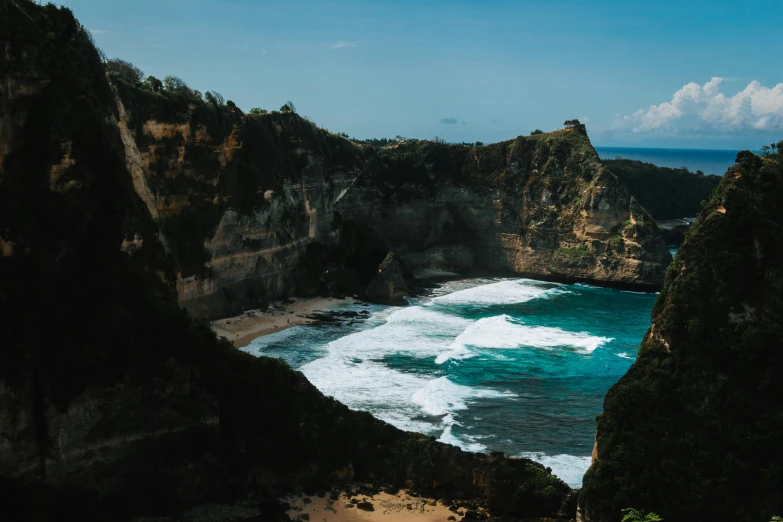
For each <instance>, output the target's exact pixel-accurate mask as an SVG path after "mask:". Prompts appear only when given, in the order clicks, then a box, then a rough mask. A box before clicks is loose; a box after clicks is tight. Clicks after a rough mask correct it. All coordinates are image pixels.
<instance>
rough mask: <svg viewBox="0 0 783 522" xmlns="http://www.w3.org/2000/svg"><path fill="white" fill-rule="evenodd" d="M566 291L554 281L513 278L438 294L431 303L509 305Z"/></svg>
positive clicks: (448, 304) (447, 304)
mask: <svg viewBox="0 0 783 522" xmlns="http://www.w3.org/2000/svg"><path fill="white" fill-rule="evenodd" d="M567 292H568V291H567V290H564V289H563V288H562V285H557V284H555V283H544V282H541V281H533V280H530V279H514V280H507V281H500V282H497V283H492V284H488V285H482V286H475V287H472V288H467V289H465V290H459V291H457V292H454V293H450V294H446V295H440V296H437V297H435V298H433V299H432V301H431V303H432V304H436V305H443V306H466V305H472V306H487V305H490V306H491V305H509V304H517V303H525V302H527V301H531V300H533V299H539V298H542V297H551V296H553V295H557V294H562V293H567Z"/></svg>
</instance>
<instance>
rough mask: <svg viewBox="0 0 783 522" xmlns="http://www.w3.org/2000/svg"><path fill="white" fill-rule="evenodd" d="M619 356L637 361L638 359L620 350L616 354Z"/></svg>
mask: <svg viewBox="0 0 783 522" xmlns="http://www.w3.org/2000/svg"><path fill="white" fill-rule="evenodd" d="M615 355H616V356H617V357H622V358H623V359H628V360H629V361H635V360H636V359H635V358H633V357H631V356H630V355H628V352H620V353H616V354H615Z"/></svg>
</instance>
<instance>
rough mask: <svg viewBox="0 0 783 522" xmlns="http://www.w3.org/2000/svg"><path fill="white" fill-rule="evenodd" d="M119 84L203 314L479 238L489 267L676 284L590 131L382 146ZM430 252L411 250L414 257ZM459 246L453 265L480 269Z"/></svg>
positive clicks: (184, 276)
mask: <svg viewBox="0 0 783 522" xmlns="http://www.w3.org/2000/svg"><path fill="white" fill-rule="evenodd" d="M115 83H116V87H117V92H118V104H119V106H118V111H117V112H118V114H119V120H120V122H119V127H120V129H121V130H122V133H123V140H124V143H125V146H126V157H127V161H128V166H129V169H130V170H131V172H132V173H134V185H135V187H136V190H137V192H138V193H139V194H140V196H141V197H142V199H143V200H144V201H145V203H146V204H147V206H148V207H149V208H150V212H151V213H152V215H153V216H154V217H155V218H156V219H157V220H158V222H159V223H160V225H161V230H162V233H163V240H164V241H165V242H166V243H167V245H168V248H169V250H170V252H171V254H172V256H173V258H174V260H175V261H176V265H177V269H178V278H177V290H178V295H179V299H180V302H181V303H182V304H183V306H185V307H186V308H187V309H189V310H190V311H191V312H193V313H194V314H196V315H197V316H200V317H209V318H212V317H217V316H225V315H228V314H232V313H237V312H240V311H241V310H242V309H245V308H247V307H248V306H250V305H253V304H255V303H256V302H258V301H263V300H269V299H274V298H279V297H284V296H288V295H291V294H294V293H298V294H306V293H309V292H313V291H315V290H316V289H317V288H318V285H319V284H321V283H322V282H320V281H319V280H320V278H321V273H322V269H323V268H325V267H326V265H328V264H334V265H336V267H337V268H338V269H342V268H345V267H346V266H348V265H351V263H352V262H353V265H356V267H355V268H356V269H354V270H353V272H357V270H358V272H359V273H356V274H353V273H352V274H350V276H349V277H343V280H344V281H343V282H345V280H346V279H350V278H351V277H358V279H359V280H362V279H369V277H370V276H371V273H372V269H370V270H366V271H365V272H364V273H362V270H361V269H360V268H359V267H358V265H361V264H366V265H368V266H370V267H374V266H377V264H378V263H379V262H380V261H382V260H383V256H384V255H385V254H386V252H388V251H393V252H395V253H396V254H398V255H399V256H401V257H402V259H403V262H405V259H406V258H405V257H404V256H406V254H418V253H424V252H425V251H426V250H427V249H432V248H434V249H435V251H437V250H438V249H440V250H442V249H443V248H447V249H451V250H454V249H455V248H457V249H459V248H467V249H469V250H468V251H467V252H466V253H464V254H463V253H461V256H460V257H461V259H465V258H471V257H473V258H475V265H476V266H477V267H480V268H484V269H489V270H493V271H507V272H510V273H517V274H523V275H530V276H536V277H547V278H555V279H574V280H584V281H591V282H596V283H599V284H600V283H606V284H617V285H628V286H635V287H639V288H646V289H656V288H658V287H660V285H661V284H662V281H663V274H664V269H665V266H666V265H668V263H669V262H670V260H671V258H670V255H669V253H668V251H667V250H666V249H665V248H664V244H663V242H662V240H661V237H660V234H659V231H658V229H657V227H656V226H655V224H654V222H653V221H652V219H651V218H650V216H649V215H648V214H647V213H646V212H645V211H644V210H643V209H642V207H641V206H640V205H639V204H638V203H636V201H635V200H634V199H633V198H632V197H631V195H630V194H629V193H628V191H627V190H626V189H625V187H624V186H623V185H622V183H621V182H619V181H618V180H617V179H616V178H615V177H614V176H613V175H612V174H611V173H609V172H608V171H607V170H606V169H605V168H604V167H603V165H602V164H601V163H600V161H599V160H598V157H597V155H596V153H595V150H594V149H593V147H592V146H591V145H590V142H589V140H588V138H587V136H586V135H584V134H583V133H581V132H579V131H578V130H574V129H571V130H563V131H558V132H554V133H550V134H544V135H539V136H533V137H529V138H517V139H516V140H513V141H509V142H504V143H498V144H494V145H490V146H487V147H466V146H454V145H439V144H436V143H432V142H425V141H420V142H407V143H402V144H394V145H392V146H388V147H383V148H376V147H373V146H370V145H361V146H360V145H358V144H356V143H353V142H351V141H349V140H347V139H345V138H342V137H340V136H337V135H334V134H332V133H329V132H327V131H324V130H321V129H318V128H316V127H315V126H314V125H313V124H311V123H310V122H309V121H307V120H304V119H302V118H300V117H299V116H297V115H296V114H293V113H271V114H263V115H245V114H242V113H241V111H239V110H238V109H236V108H229V107H228V106H225V105H217V104H209V103H205V102H203V101H201V100H200V99H195V98H192V97H191V98H186V97H183V96H179V95H175V94H172V93H166V92H157V93H156V92H150V91H147V90H144V89H142V88H140V87H139V86H130V85H127V84H125V83H124V82H122V81H116V82H115ZM346 228H349V229H350V230H351V232H350V233H349V234H348V236H351V237H353V239H350V238H348V239H347V238H346V237H345V236H346V234H345V230H346ZM356 229H358V230H359V231H363V232H362V233H361V234H360V236H361V237H362V238H363V239H360V240H359V242H360V243H361V242H364V241H366V242H367V244H366V245H363V246H361V248H360V249H359V250H362V252H363V254H362V255H365V257H366V259H363V260H362V262H361V263H359V262H357V261H356V259H357V255H358V254H357V252H356V251H355V250H356V249H355V248H354V249H353V250H351V249H350V248H346V243H352V242H353V243H356V238H357V237H359V236H356V234H355V231H356ZM354 236H355V237H354ZM316 246H317V247H318V248H317V250H318V252H319V253H320V254H319V255H315V256H314V251H313V248H314V247H316ZM368 249H369V250H370V252H364V250H368ZM360 253H361V252H360ZM427 258H428V256H427V255H424V256H423V258H422V256H418V257H417V256H415V255H414V256H408V257H407V259H408V260H409V261H411V262H412V263H413V264H412V265H411V266H409V267H408V268H412V269H415V268H417V267H418V265H421V266H429V265H431V264H432V262H431V260H428V259H427ZM447 258H448V256H446V258H444V257H443V256H439V260H440V265H443V266H440V267H439V268H443V269H456V270H463V269H464V266H465V263H464V262H459V263H457V265H458V266H448V264H445V265H444V261H445V259H447ZM417 261H418V265H417V263H416V262H417ZM471 263H473V261H472V260H470V262H469V263H468V264H471ZM343 275H346V274H343ZM361 282H362V283H363V284H364V285H366V284H367V283H368V282H369V280H365V281H361ZM338 286H339V285H338ZM346 290H347V291H351V289H350V288H347V289H346ZM353 290H355V288H354V289H353Z"/></svg>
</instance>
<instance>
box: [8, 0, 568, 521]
mask: <svg viewBox="0 0 783 522" xmlns="http://www.w3.org/2000/svg"><path fill="white" fill-rule="evenodd" d="M0 15H2V16H0V34H2V35H3V40H2V45H3V46H4V49H3V51H4V52H3V53H0V66H1V67H2V69H0V71H2V74H3V76H5V77H6V78H5V80H4V81H6V80H7V79H8V77H10V79H11V80H12V81H13V82H17V83H21V82H25V81H28V80H29V81H30V82H33V83H35V84H36V85H39V86H43V87H42V88H40V89H30V90H24V89H13V90H11V91H8V90H3V91H2V92H1V93H0V103H2V107H3V110H4V113H3V123H2V125H0V142H1V143H3V148H2V151H3V154H5V157H4V158H3V161H2V164H1V165H0V237H2V243H0V245H2V255H0V346H1V347H2V350H0V505H2V518H3V520H6V519H7V520H90V521H92V520H95V521H98V520H127V519H129V518H131V517H133V516H135V515H151V516H157V515H171V514H175V516H176V513H177V512H178V511H179V510H181V509H183V508H185V507H186V506H189V505H192V504H194V503H202V502H218V503H220V502H230V501H233V500H237V499H242V500H246V501H247V500H249V501H253V502H260V501H261V500H263V499H265V498H270V497H273V498H274V497H277V496H278V495H279V494H283V493H287V492H290V491H292V490H295V489H297V488H302V487H331V486H336V485H340V484H343V483H345V482H349V481H354V480H355V481H365V482H370V481H374V482H376V483H378V484H391V485H396V486H408V487H412V488H415V489H417V490H419V491H421V492H428V493H430V494H432V495H434V496H437V497H440V496H441V495H449V496H450V497H452V498H466V499H474V500H477V501H481V502H482V503H483V504H485V505H487V506H488V507H489V508H490V509H491V510H492V511H493V512H494V513H496V514H498V515H503V514H505V515H508V516H516V517H536V516H542V517H543V516H547V517H558V516H564V514H565V513H567V512H570V511H571V510H572V504H573V494H572V492H571V491H570V490H569V488H568V487H567V486H566V484H565V483H563V482H562V481H560V480H559V479H557V478H556V477H554V476H552V475H551V474H550V473H549V472H547V471H546V470H545V469H544V468H543V466H541V465H540V464H536V463H534V462H532V461H529V460H525V459H513V458H506V457H504V456H502V455H492V456H489V455H477V454H471V453H466V452H463V451H461V450H460V449H459V448H456V447H453V446H448V445H445V444H442V443H439V442H436V441H434V440H432V439H431V438H430V437H426V436H423V435H419V434H412V433H406V432H402V431H400V430H398V429H396V428H394V427H392V426H390V425H388V424H386V423H383V422H381V421H378V420H377V419H374V418H373V417H372V416H371V415H369V414H367V413H361V412H355V411H351V410H349V409H348V408H347V407H346V406H344V405H342V404H340V403H338V402H337V401H335V400H333V399H331V398H328V397H325V396H323V395H322V394H321V393H320V392H319V391H318V390H317V389H315V388H314V387H313V386H312V385H311V384H310V383H309V382H308V381H307V380H306V379H305V378H304V376H303V375H302V374H301V373H299V372H294V371H293V370H291V369H290V368H289V367H288V366H287V365H285V364H284V363H282V362H281V361H278V360H275V359H271V358H266V357H260V358H256V357H252V356H250V355H248V354H245V353H243V352H240V351H238V350H235V349H234V348H233V347H232V346H231V345H230V344H228V343H226V342H220V341H218V340H217V339H216V338H215V336H214V334H213V333H212V332H211V331H210V330H209V329H208V328H207V327H206V326H204V325H202V324H198V323H194V322H193V321H192V320H191V319H190V317H189V315H188V314H187V313H185V312H184V311H183V310H182V309H181V308H180V307H179V304H178V299H177V294H176V290H177V288H178V286H179V287H180V290H181V285H182V281H183V280H184V275H183V274H184V273H187V272H183V270H185V268H183V267H184V266H186V265H185V262H186V261H187V260H188V259H190V258H189V257H187V256H185V257H183V252H188V253H189V254H192V253H197V252H199V249H198V248H195V247H194V244H193V243H192V241H193V240H196V239H198V238H208V239H209V241H207V243H206V244H207V245H212V247H211V248H213V251H214V252H215V253H216V254H215V256H212V257H209V258H202V259H205V261H204V263H207V262H209V263H213V262H215V260H216V259H220V258H226V261H225V265H222V266H223V268H221V270H222V271H226V273H230V271H228V268H231V267H235V268H236V270H237V273H239V274H241V273H242V270H244V268H243V266H242V265H241V263H240V261H241V259H243V257H242V255H238V254H237V252H235V251H233V250H232V249H233V248H238V247H237V245H239V244H240V243H237V242H238V241H239V239H238V237H242V238H246V239H247V240H248V241H250V242H251V244H252V241H253V240H258V241H259V242H260V243H259V244H260V245H262V246H263V245H265V244H277V243H264V242H265V241H272V240H271V239H269V238H267V237H266V236H264V235H263V233H264V231H268V227H266V225H258V224H257V222H248V221H246V219H247V218H248V216H249V215H251V213H250V212H249V211H247V209H266V211H267V213H266V214H263V213H262V214H261V215H260V217H259V218H258V221H260V222H262V223H265V222H266V220H268V219H276V218H275V216H276V215H277V214H276V213H280V215H281V216H282V221H283V224H282V225H280V228H277V229H275V230H276V231H278V232H279V233H280V237H281V239H280V242H281V243H280V244H285V245H287V246H286V249H288V250H285V249H284V250H278V251H277V252H282V253H275V254H272V256H273V258H274V259H275V260H276V262H278V263H280V265H279V266H281V267H282V266H285V267H286V270H288V267H287V264H288V263H290V262H292V261H291V259H293V257H287V256H288V255H289V252H290V251H291V249H293V250H296V249H298V248H299V246H297V245H298V244H292V243H291V241H295V240H297V238H299V237H301V236H299V235H297V234H300V233H301V232H302V230H307V231H308V232H307V234H308V237H309V234H310V233H311V232H310V231H312V233H313V234H314V235H315V236H316V237H317V236H318V234H320V232H319V230H320V228H319V227H320V223H321V222H320V221H318V219H319V218H313V216H320V213H319V212H320V210H319V209H321V208H322V207H320V206H318V204H316V203H317V201H318V200H317V199H316V200H315V201H316V203H313V204H312V205H310V203H307V204H308V205H310V212H309V213H308V214H307V216H305V218H306V219H305V218H303V217H302V216H293V215H290V210H291V208H293V207H288V206H286V205H284V204H283V202H282V201H280V202H279V203H276V200H277V198H282V197H283V196H276V195H275V194H270V193H269V191H270V190H271V191H273V192H274V191H277V190H281V191H282V192H281V194H283V195H284V197H285V198H288V197H289V196H290V197H294V195H296V194H301V195H302V196H301V199H299V200H298V201H299V202H300V203H301V204H302V205H304V207H305V208H307V206H306V205H305V202H307V201H309V200H308V199H307V198H308V197H309V196H305V193H307V194H309V195H312V194H313V193H316V192H317V191H318V190H325V191H330V190H332V189H331V188H330V186H329V183H328V181H327V182H326V186H324V185H321V184H319V183H320V182H319V183H314V184H310V181H309V179H308V180H306V182H303V181H301V180H293V181H290V180H284V179H283V178H282V176H281V177H280V178H279V179H278V178H274V179H276V180H277V181H279V183H278V184H275V183H272V186H271V188H269V189H268V190H266V191H259V190H258V188H257V187H258V186H257V185H254V184H253V183H255V182H256V181H257V180H256V178H255V174H258V173H257V172H256V173H255V174H253V173H250V174H248V173H246V172H245V173H242V174H240V170H241V169H239V167H237V170H236V171H231V172H227V173H226V172H223V171H219V170H218V171H212V170H207V171H201V170H199V169H200V168H201V166H202V165H204V164H207V165H208V164H209V161H207V160H208V157H209V154H211V152H210V151H208V152H209V154H206V153H205V154H206V156H207V158H206V159H205V158H202V160H203V162H202V161H194V162H193V163H192V164H191V166H192V168H193V169H194V170H193V171H192V172H188V173H186V177H187V176H190V175H192V176H193V177H194V178H195V179H207V176H208V175H210V173H213V172H220V173H221V176H223V179H224V180H229V181H230V182H231V183H240V185H241V183H243V182H248V180H250V181H252V182H253V183H248V185H247V186H246V188H247V187H249V188H250V189H252V190H249V191H245V190H237V192H235V193H232V194H233V195H232V197H234V198H237V199H239V201H237V200H236V199H235V200H233V201H234V203H232V205H236V208H237V209H238V210H230V211H229V210H225V211H224V209H223V208H222V207H220V205H219V204H217V203H213V202H214V201H218V202H220V201H222V200H223V198H226V197H229V195H231V194H228V193H221V192H212V193H209V194H206V193H204V192H197V191H196V190H195V188H194V186H186V187H185V188H184V189H177V190H182V191H184V192H185V193H187V197H184V198H183V197H177V198H175V197H173V195H174V192H172V193H171V194H170V195H172V197H170V198H168V199H167V197H161V190H160V187H161V186H162V185H165V184H166V183H175V182H178V183H184V179H181V178H178V177H177V176H169V177H165V176H164V177H162V178H160V179H157V180H156V179H155V178H153V177H149V176H147V175H146V174H145V176H144V178H143V179H142V178H141V177H140V176H139V175H138V174H139V170H138V169H139V166H140V165H143V164H144V160H143V159H141V158H142V157H143V155H144V154H145V152H144V151H145V144H144V143H138V144H137V145H138V147H137V149H138V156H133V157H129V156H128V154H129V153H128V149H129V143H128V140H127V135H126V133H125V131H124V130H123V129H122V128H121V127H122V125H121V122H122V121H123V116H122V111H121V110H118V108H117V105H116V104H115V101H116V100H115V97H114V93H113V92H112V90H111V88H110V85H109V84H108V83H107V81H106V77H105V74H104V65H103V63H102V60H101V58H100V56H99V54H98V52H97V51H96V49H95V48H94V47H93V45H92V43H91V40H90V37H89V33H88V32H87V31H86V30H85V29H84V28H82V27H81V26H80V25H79V24H78V23H77V22H76V20H75V19H74V18H73V16H72V15H71V13H70V11H68V10H67V9H64V8H58V7H56V6H54V5H53V4H49V5H47V6H39V5H37V4H35V3H33V2H28V1H26V0H18V1H14V2H10V3H9V2H0ZM6 84H7V83H6ZM165 107H166V106H163V108H162V109H161V111H162V114H164V115H165V114H167V113H166V110H165ZM169 108H171V107H169ZM124 109H125V110H127V111H132V110H133V105H132V104H131V103H125V104H124ZM6 118H8V119H6ZM139 121H141V120H130V121H126V122H125V123H126V124H127V125H128V129H136V130H138V123H139ZM291 121H293V122H294V123H295V124H296V122H301V121H302V120H291ZM134 122H135V123H134ZM213 123H214V122H213ZM269 124H270V125H271V126H274V125H273V124H274V120H270V121H269ZM142 128H144V125H142ZM148 128H153V127H149V126H148ZM188 128H191V127H190V126H189V125H185V126H184V127H180V130H179V131H177V132H180V131H181V132H183V133H184V129H188ZM253 128H255V127H253ZM259 129H261V128H259ZM166 132H168V131H166ZM189 132H190V131H189ZM233 132H234V131H231V132H230V133H229V134H228V135H227V137H226V138H225V139H224V140H223V141H222V142H221V145H220V146H219V147H220V148H219V150H220V153H219V155H218V157H217V158H216V159H215V161H218V162H220V161H221V158H226V161H229V159H228V158H229V156H231V155H232V154H233V155H234V156H233V157H236V155H238V154H240V152H239V151H249V150H250V149H252V147H251V146H250V145H248V143H251V142H250V141H248V142H244V143H245V144H244V145H243V146H242V147H239V143H240V141H239V138H237V139H236V141H234V138H230V135H231V133H233ZM259 132H261V130H259ZM188 136H195V137H196V143H199V141H198V140H201V139H206V138H204V136H205V135H204V134H203V133H202V131H201V130H200V129H198V128H197V127H196V128H192V133H191V134H188ZM148 145H149V144H148ZM350 147H353V145H350ZM130 148H131V149H132V147H130ZM329 150H331V151H332V153H334V150H335V149H329ZM351 150H352V149H351ZM168 152H171V154H172V156H178V155H179V154H181V151H180V150H178V149H176V147H174V148H172V149H169V151H168ZM197 152H198V149H197V148H196V149H192V150H190V151H187V150H186V151H185V154H186V156H187V154H195V153H197ZM257 152H259V154H260V151H257ZM156 154H157V153H156ZM294 154H295V155H294V156H293V157H288V156H285V157H283V158H280V157H278V156H272V160H271V161H275V162H278V161H279V162H287V161H290V162H294V161H299V160H300V159H301V158H302V157H301V155H299V154H298V153H294ZM261 156H264V155H263V154H261ZM264 157H266V156H264ZM297 158H299V159H297ZM301 161H304V162H305V164H306V165H305V166H304V167H303V169H304V170H303V171H302V172H307V168H310V167H307V165H310V164H309V163H308V161H306V160H304V159H301ZM341 161H342V160H341ZM310 166H311V167H312V168H314V169H318V168H319V167H317V166H313V165H310ZM145 168H146V167H145ZM205 168H206V167H205ZM243 168H244V167H243ZM284 171H285V169H282V168H281V170H280V171H277V170H275V169H274V168H271V169H268V170H264V172H267V173H269V174H268V175H269V176H276V175H277V174H275V173H279V172H284ZM246 174H247V175H248V176H249V178H244V177H243V176H244V175H246ZM232 176H234V177H232ZM208 179H210V180H212V181H215V180H214V178H208ZM232 180H233V181H232ZM153 181H155V183H152V182H153ZM229 181H226V183H228V182H229ZM157 182H160V184H161V185H156V183H157ZM143 183H147V184H148V188H149V191H146V190H140V188H139V187H140V186H141V185H143ZM220 183H221V181H220V180H217V181H216V185H213V186H220ZM276 183H277V182H276ZM207 184H208V183H207ZM261 186H262V187H265V186H263V185H261ZM198 187H200V188H203V187H202V186H201V185H198ZM287 187H288V188H287ZM291 187H293V188H291ZM335 190H336V188H335ZM286 191H288V192H286ZM140 192H141V194H140ZM163 193H165V190H164V191H163ZM241 198H247V200H245V199H241ZM261 201H265V202H266V203H261ZM153 203H154V205H152V204H153ZM245 204H247V206H246V207H245V206H243V205H245ZM298 204H299V203H297V205H298ZM276 205H277V206H276ZM295 206H296V205H294V207H295ZM153 208H154V209H157V216H156V214H155V211H154V210H153ZM232 208H233V207H232ZM297 208H298V207H297ZM188 209H191V210H188ZM193 209H195V210H193ZM215 209H217V210H215ZM187 212H193V214H192V215H190V218H192V219H193V221H188V220H185V219H179V220H177V219H176V218H174V219H172V216H178V215H182V214H183V213H187ZM202 212H203V213H202ZM167 213H168V218H167V217H166V216H167ZM185 215H187V214H185ZM270 216H271V218H270ZM286 216H289V217H288V218H286ZM211 219H214V221H210V220H211ZM286 219H288V221H286ZM328 219H336V217H335V216H331V217H328V216H327V220H328ZM200 220H201V221H200ZM198 223H201V224H203V225H204V227H205V228H204V229H201V228H198V227H196V228H195V229H194V228H192V227H195V225H194V224H198ZM209 223H213V224H214V229H210V228H209V227H208V226H207V225H208V224H209ZM175 224H176V226H175ZM176 227H181V228H176ZM189 227H191V228H189ZM175 230H179V231H180V234H174V233H173V231H175ZM205 230H206V232H208V233H205ZM286 231H292V232H296V234H294V235H293V236H291V237H288V236H284V233H285V232H286ZM343 231H345V229H343ZM191 234H192V235H191ZM254 234H255V235H254ZM361 234H362V232H361V231H354V232H352V233H351V237H352V238H354V239H356V238H360V237H362V236H361ZM161 237H163V238H164V239H165V241H162V240H161ZM283 239H285V240H286V241H288V242H287V243H286V242H285V241H283ZM188 241H191V242H188ZM199 241H200V240H199ZM197 246H199V247H200V248H201V247H202V244H201V243H200V242H197ZM343 246H344V245H343ZM191 248H192V251H191V250H189V249H191ZM247 248H251V247H249V246H248V247H247ZM345 249H346V250H345V251H346V252H348V251H350V252H354V253H356V252H358V251H360V249H358V247H356V245H354V246H353V247H351V249H349V248H348V247H347V246H346V247H345ZM312 250H313V249H312V248H309V247H308V248H306V249H305V257H306V259H312V258H319V257H318V255H317V254H318V253H317V252H313V251H312ZM259 251H261V250H259ZM253 252H255V250H254V251H253ZM218 254H219V255H218ZM245 254H247V252H245ZM253 255H255V254H253ZM258 259H261V258H260V257H258ZM232 260H233V261H232ZM204 266H206V264H205V265H204ZM215 266H217V265H215ZM226 267H228V268H226ZM262 269H264V270H266V268H264V267H263V266H262V267H260V268H259V270H262ZM270 270H272V269H270ZM269 273H270V274H271V273H272V272H271V271H270V272H269ZM307 273H309V272H307ZM210 277H211V278H213V280H214V281H218V280H217V279H215V277H216V276H214V275H212V276H205V277H203V278H202V279H201V280H202V281H208V280H209V278H210ZM232 277H233V276H232ZM237 277H238V279H237V280H241V277H244V276H237ZM259 277H260V276H259ZM278 277H281V281H282V282H283V283H285V282H286V281H288V279H286V277H288V276H287V275H283V276H278ZM215 284H217V283H215ZM286 284H287V283H286ZM265 285H266V283H265V284H264V286H263V288H266V286H265Z"/></svg>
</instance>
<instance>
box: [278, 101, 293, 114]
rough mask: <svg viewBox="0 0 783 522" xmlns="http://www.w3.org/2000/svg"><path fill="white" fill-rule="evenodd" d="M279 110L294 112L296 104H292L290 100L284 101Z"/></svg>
mask: <svg viewBox="0 0 783 522" xmlns="http://www.w3.org/2000/svg"><path fill="white" fill-rule="evenodd" d="M280 112H283V113H294V114H296V106H295V105H294V102H291V101H288V102H286V103H285V105H283V106H282V107H280Z"/></svg>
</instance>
